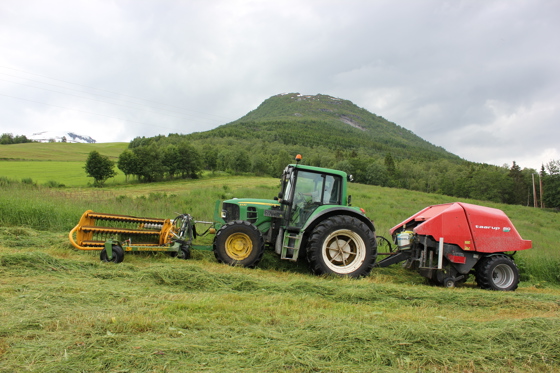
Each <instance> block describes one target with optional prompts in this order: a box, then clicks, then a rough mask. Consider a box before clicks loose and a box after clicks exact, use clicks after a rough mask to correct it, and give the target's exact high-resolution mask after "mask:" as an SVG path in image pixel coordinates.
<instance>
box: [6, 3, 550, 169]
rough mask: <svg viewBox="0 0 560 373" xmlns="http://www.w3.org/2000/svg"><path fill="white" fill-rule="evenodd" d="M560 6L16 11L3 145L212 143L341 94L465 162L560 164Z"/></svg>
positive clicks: (175, 6) (83, 6) (37, 6)
mask: <svg viewBox="0 0 560 373" xmlns="http://www.w3.org/2000/svg"><path fill="white" fill-rule="evenodd" d="M559 36H560V2H559V1H556V0H550V1H547V0H519V1H517V0H495V1H492V0H470V1H466V0H465V1H462V0H448V1H444V0H337V1H335V0H282V1H276V0H159V1H156V0H143V1H142V0H128V1H126V0H111V1H110V0H106V1H105V0H99V1H87V0H84V1H79V0H59V1H57V0H49V1H44V0H37V1H32V0H1V1H0V132H2V133H13V134H14V135H26V136H30V135H32V134H33V133H35V132H39V131H46V130H50V131H73V132H76V133H78V134H82V135H88V136H92V137H93V138H95V139H96V140H97V141H98V142H112V141H130V140H131V139H133V138H134V137H136V136H154V135H158V134H164V135H166V134H168V133H191V132H197V131H206V130H210V129H212V128H215V127H217V126H219V125H221V124H225V123H228V122H231V121H233V120H236V119H238V118H240V117H241V116H243V115H245V114H246V113H247V112H249V111H251V110H253V109H255V108H256V107H257V106H258V105H259V104H260V103H261V102H262V101H264V100H265V99H267V98H268V97H270V96H273V95H276V94H279V93H286V92H300V93H302V94H317V93H321V94H327V95H331V96H335V97H339V98H343V99H347V100H350V101H352V102H354V103H355V104H356V105H358V106H360V107H363V108H365V109H367V110H369V111H370V112H372V113H375V114H377V115H381V116H383V117H384V118H386V119H388V120H390V121H392V122H395V123H397V124H398V125H400V126H402V127H405V128H408V129H410V130H411V131H413V132H414V133H416V134H417V135H419V136H420V137H422V138H424V139H426V140H428V141H430V142H431V143H433V144H435V145H439V146H442V147H444V148H445V149H447V150H448V151H450V152H452V153H454V154H457V155H459V156H461V157H462V158H464V159H467V160H470V161H475V162H484V163H490V164H495V165H503V164H510V165H511V163H512V161H516V162H517V163H518V164H519V165H521V167H532V168H540V166H541V164H543V163H547V162H548V161H550V160H552V159H555V160H556V159H560V145H559V141H560V140H559V139H560V43H559V42H558V37H559Z"/></svg>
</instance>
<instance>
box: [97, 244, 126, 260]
mask: <svg viewBox="0 0 560 373" xmlns="http://www.w3.org/2000/svg"><path fill="white" fill-rule="evenodd" d="M112 251H113V258H112V259H109V256H108V255H107V250H105V249H103V250H101V253H99V259H101V261H103V262H113V263H121V262H122V261H123V260H124V250H123V249H122V247H120V246H119V245H113V247H112Z"/></svg>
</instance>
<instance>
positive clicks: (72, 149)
mask: <svg viewBox="0 0 560 373" xmlns="http://www.w3.org/2000/svg"><path fill="white" fill-rule="evenodd" d="M127 146H128V143H124V142H114V143H100V144H71V143H62V142H53V143H27V144H14V145H0V160H27V161H74V162H85V161H86V159H87V156H88V154H89V153H90V152H91V151H92V150H97V151H98V152H99V153H101V154H103V155H106V156H108V157H109V158H112V159H113V160H117V159H118V157H119V155H120V154H121V153H122V152H123V150H125V149H126V147H127ZM0 176H1V175H0Z"/></svg>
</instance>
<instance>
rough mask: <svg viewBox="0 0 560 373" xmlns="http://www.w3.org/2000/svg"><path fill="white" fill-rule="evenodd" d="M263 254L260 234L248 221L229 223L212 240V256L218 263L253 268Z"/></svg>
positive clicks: (262, 241)
mask: <svg viewBox="0 0 560 373" xmlns="http://www.w3.org/2000/svg"><path fill="white" fill-rule="evenodd" d="M263 254H264V240H263V237H262V234H261V232H260V231H259V230H258V228H257V227H255V226H254V225H253V224H251V223H249V222H248V221H242V220H236V221H232V222H229V223H228V224H226V225H224V226H222V228H221V229H220V230H219V231H218V233H216V237H215V238H214V256H215V257H216V259H217V260H218V262H220V263H225V264H229V265H232V266H242V267H249V268H254V267H255V266H256V265H257V264H258V263H259V262H260V261H261V259H262V257H263Z"/></svg>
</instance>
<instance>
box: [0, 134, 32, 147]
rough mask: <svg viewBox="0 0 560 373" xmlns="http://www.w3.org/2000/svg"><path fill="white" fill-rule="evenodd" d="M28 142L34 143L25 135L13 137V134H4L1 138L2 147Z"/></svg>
mask: <svg viewBox="0 0 560 373" xmlns="http://www.w3.org/2000/svg"><path fill="white" fill-rule="evenodd" d="M26 142H34V141H33V140H30V139H28V138H27V137H26V136H24V135H15V136H14V135H13V134H12V133H3V134H2V136H0V145H11V144H23V143H26Z"/></svg>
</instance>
